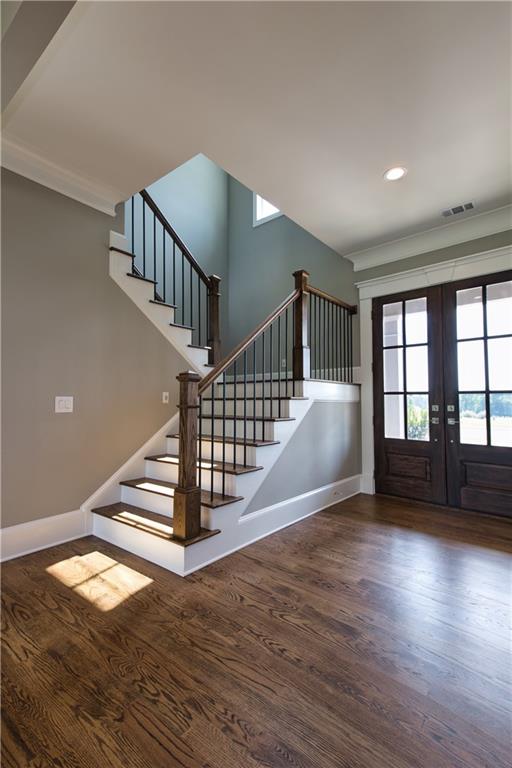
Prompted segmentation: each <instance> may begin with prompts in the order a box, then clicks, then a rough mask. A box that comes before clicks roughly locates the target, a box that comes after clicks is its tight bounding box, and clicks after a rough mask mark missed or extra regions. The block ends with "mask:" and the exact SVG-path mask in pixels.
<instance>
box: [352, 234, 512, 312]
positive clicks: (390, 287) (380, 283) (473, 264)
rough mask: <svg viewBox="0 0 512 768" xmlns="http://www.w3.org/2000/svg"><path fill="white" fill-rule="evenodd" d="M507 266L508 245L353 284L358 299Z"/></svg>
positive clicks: (511, 256) (510, 263) (511, 261)
mask: <svg viewBox="0 0 512 768" xmlns="http://www.w3.org/2000/svg"><path fill="white" fill-rule="evenodd" d="M508 269H512V245H504V246H503V247H501V248H493V249H491V250H490V251H480V252H478V253H473V254H470V255H469V256H459V257H457V258H456V259H449V260H447V261H441V262H437V263H436V264H428V265H425V266H424V267H415V268H414V269H407V270H404V271H403V272H394V273H393V274H391V275H382V276H381V277H374V278H371V279H370V280H362V281H360V282H358V283H356V284H355V285H356V288H358V290H359V299H360V300H361V301H362V300H364V299H372V298H375V297H376V296H387V295H388V294H393V293H403V292H404V291H412V290H414V289H416V288H425V287H428V286H431V285H440V284H442V283H450V282H453V281H454V280H464V279H465V278H468V277H476V276H478V275H485V274H489V275H490V274H492V273H493V272H503V271H504V270H508Z"/></svg>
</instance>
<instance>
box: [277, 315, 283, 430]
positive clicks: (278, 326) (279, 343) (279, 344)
mask: <svg viewBox="0 0 512 768" xmlns="http://www.w3.org/2000/svg"><path fill="white" fill-rule="evenodd" d="M277 365H278V368H277V371H278V376H279V380H278V385H277V396H278V398H279V400H278V401H277V402H278V411H277V414H278V416H279V418H281V367H282V366H281V315H279V317H278V318H277Z"/></svg>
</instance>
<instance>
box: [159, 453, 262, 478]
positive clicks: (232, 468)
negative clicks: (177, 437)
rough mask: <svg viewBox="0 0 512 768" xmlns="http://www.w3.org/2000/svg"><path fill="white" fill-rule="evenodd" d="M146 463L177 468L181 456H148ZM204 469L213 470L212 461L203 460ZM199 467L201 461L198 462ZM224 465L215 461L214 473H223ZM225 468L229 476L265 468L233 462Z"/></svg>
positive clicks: (160, 454) (162, 454)
mask: <svg viewBox="0 0 512 768" xmlns="http://www.w3.org/2000/svg"><path fill="white" fill-rule="evenodd" d="M165 459H173V461H172V462H166V461H165ZM145 460H146V461H156V462H158V463H160V464H163V465H164V466H165V464H166V463H169V464H174V465H175V466H177V465H178V464H179V456H178V454H176V453H159V454H156V455H155V456H146V457H145ZM201 461H202V464H203V469H204V470H206V471H207V472H208V471H209V470H210V469H211V468H212V462H211V461H210V459H206V458H203V459H202V460H201ZM197 464H198V466H199V461H198V462H197ZM222 467H223V463H222V461H215V459H214V460H213V471H214V472H222ZM224 468H225V472H226V474H227V475H245V474H248V473H249V472H257V471H258V470H260V469H263V467H255V466H252V465H247V466H246V467H244V465H243V464H234V465H233V462H232V461H225V462H224Z"/></svg>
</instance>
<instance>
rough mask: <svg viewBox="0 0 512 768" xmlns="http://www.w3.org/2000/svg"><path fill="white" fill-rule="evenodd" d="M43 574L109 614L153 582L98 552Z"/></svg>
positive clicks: (81, 556)
mask: <svg viewBox="0 0 512 768" xmlns="http://www.w3.org/2000/svg"><path fill="white" fill-rule="evenodd" d="M46 571H47V573H49V574H50V575H51V576H53V577H54V578H56V579H58V580H59V581H60V582H61V583H62V584H64V585H65V586H66V587H69V588H70V589H72V590H73V592H76V594H77V595H80V597H83V598H84V599H85V600H88V601H89V602H90V603H92V604H93V605H94V606H95V607H96V608H98V609H99V610H100V611H111V610H112V609H113V608H116V607H117V606H118V605H120V604H121V603H123V602H124V601H125V600H127V599H128V598H129V597H131V596H132V595H134V594H136V593H137V592H139V591H140V590H141V589H144V587H147V586H148V585H149V584H152V582H153V579H150V578H148V577H147V576H144V574H142V573H139V572H138V571H134V570H133V568H128V566H126V565H123V564H122V563H118V562H117V560H113V559H112V558H111V557H108V556H107V555H104V554H102V553H101V552H89V553H88V554H86V555H75V556H74V557H70V558H68V559H67V560H61V561H60V562H59V563H54V564H53V565H50V566H48V568H47V569H46Z"/></svg>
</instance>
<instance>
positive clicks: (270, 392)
mask: <svg viewBox="0 0 512 768" xmlns="http://www.w3.org/2000/svg"><path fill="white" fill-rule="evenodd" d="M273 327H274V323H270V332H269V336H270V342H269V346H270V350H269V355H270V359H269V362H270V385H269V395H270V400H269V405H270V418H272V417H273V415H274V360H273V358H274V344H273Z"/></svg>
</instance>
